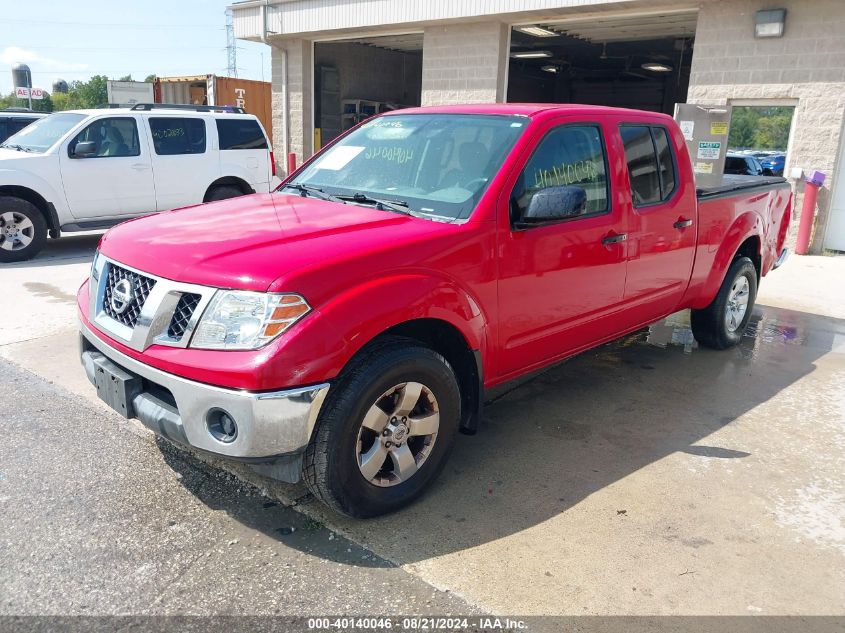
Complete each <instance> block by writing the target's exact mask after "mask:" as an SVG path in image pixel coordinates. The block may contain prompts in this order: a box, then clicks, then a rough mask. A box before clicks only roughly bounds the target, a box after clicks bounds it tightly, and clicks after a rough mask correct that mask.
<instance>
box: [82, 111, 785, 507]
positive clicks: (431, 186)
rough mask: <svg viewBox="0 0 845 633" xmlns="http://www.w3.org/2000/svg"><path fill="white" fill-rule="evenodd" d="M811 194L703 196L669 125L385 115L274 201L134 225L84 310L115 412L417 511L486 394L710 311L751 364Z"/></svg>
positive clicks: (611, 116)
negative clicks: (688, 314)
mask: <svg viewBox="0 0 845 633" xmlns="http://www.w3.org/2000/svg"><path fill="white" fill-rule="evenodd" d="M791 199H792V197H791V191H790V188H789V186H788V185H787V183H786V182H785V181H784V180H783V179H781V178H765V177H727V178H726V179H725V180H724V182H723V183H722V184H721V185H720V186H719V187H715V188H711V189H707V190H702V189H699V190H696V185H695V180H694V177H693V171H692V168H691V165H690V159H689V156H688V154H687V150H686V147H685V144H684V138H683V136H682V134H681V132H680V130H679V129H678V127H677V125H676V124H675V122H674V121H673V120H672V119H671V118H670V117H668V116H664V115H661V114H654V113H647V112H639V111H634V110H620V109H614V108H603V107H593V106H562V105H548V104H545V105H525V104H503V105H467V106H458V107H437V108H419V109H411V110H401V111H397V112H392V113H388V114H385V115H381V116H378V117H375V118H373V119H370V120H368V121H366V122H364V123H362V124H360V125H359V126H357V127H356V128H353V129H352V130H351V131H349V132H347V133H346V134H345V135H343V136H341V137H340V138H338V139H337V140H335V141H334V142H333V143H331V144H330V145H328V146H327V147H326V148H324V149H323V150H322V151H321V152H319V153H318V154H317V155H315V156H314V157H313V158H312V159H311V160H309V161H308V162H306V163H305V164H304V165H302V167H300V169H298V170H297V171H296V172H295V173H293V174H292V175H290V177H289V178H288V179H287V180H286V181H285V182H284V183H283V185H282V186H281V187H280V188H279V189H278V190H277V191H276V192H275V193H272V194H256V195H251V196H246V197H242V198H236V199H232V200H226V201H222V202H215V203H210V204H204V205H198V206H195V207H189V208H185V209H179V210H175V211H170V212H165V213H160V214H158V215H155V216H149V217H145V218H142V219H138V220H132V221H130V222H126V223H124V224H122V225H120V226H118V227H116V228H113V229H112V230H110V231H109V232H108V233H106V235H105V236H104V237H103V239H102V242H101V244H100V247H99V251H98V253H97V255H96V257H95V259H94V262H93V266H92V270H91V276H90V279H89V281H88V282H87V283H85V284H84V285H83V286H82V287H81V288H80V290H79V296H78V304H79V316H80V329H81V356H82V362H83V365H84V367H85V370H86V372H87V374H88V377H89V379H90V380H91V382H92V383H94V385H96V387H97V389H98V391H99V395H100V397H101V398H103V399H104V400H105V401H106V402H107V403H109V404H110V405H111V406H112V407H113V408H115V409H116V410H117V411H119V412H120V413H122V414H123V415H124V416H127V417H134V418H137V419H139V420H140V421H141V422H142V423H144V424H145V425H146V426H148V427H149V428H151V429H153V430H154V431H155V432H156V433H158V434H159V435H161V436H163V437H165V438H168V439H169V440H172V441H173V442H176V443H178V444H183V445H186V446H190V447H193V448H194V449H198V450H200V451H207V452H210V453H214V454H217V455H219V456H223V457H226V458H231V459H236V460H241V461H244V462H247V463H249V464H251V465H252V467H253V468H254V469H256V470H257V471H258V472H260V473H263V474H265V475H267V476H270V477H274V478H276V479H279V480H282V481H290V482H294V481H298V480H299V479H300V478H303V479H304V480H305V482H306V483H307V485H308V486H309V488H310V490H311V491H312V492H313V493H314V495H315V496H316V497H318V498H319V499H321V500H322V501H324V502H325V503H327V504H328V505H330V506H331V507H332V508H334V509H336V510H338V511H340V512H343V513H346V514H349V515H352V516H356V517H369V516H374V515H378V514H381V513H384V512H389V511H392V510H395V509H397V508H399V507H401V506H403V505H405V504H407V503H409V502H411V501H412V500H413V499H415V498H416V497H418V496H419V495H420V494H421V493H422V492H423V490H424V489H425V488H426V486H428V485H429V484H430V483H431V482H432V480H433V479H434V478H435V477H436V476H437V474H438V472H439V471H440V470H441V468H442V467H443V465H444V462H445V460H446V458H447V456H448V454H449V450H450V448H451V447H452V444H453V440H454V437H455V433H456V432H457V431H458V430H459V429H461V430H463V431H465V432H468V433H470V434H471V433H472V432H474V431H475V430H476V429H477V428H478V426H479V420H480V418H481V415H480V412H481V407H482V403H483V402H484V394H485V391H486V390H488V389H490V388H491V387H494V386H496V385H500V384H502V383H504V382H506V381H509V380H512V379H514V378H517V377H519V376H522V375H524V374H526V373H528V372H531V371H534V370H536V369H538V368H541V367H543V366H546V365H549V364H551V363H557V362H559V361H561V360H563V359H565V358H567V357H569V356H572V355H574V354H577V353H579V352H581V351H583V350H586V349H589V348H591V347H595V346H596V345H600V344H602V343H604V342H606V341H609V340H611V339H614V338H617V337H620V336H622V335H624V334H626V333H628V332H631V331H634V330H637V329H639V328H642V327H644V326H646V325H648V324H650V323H652V322H654V321H656V320H659V319H661V318H663V317H665V316H667V315H668V314H670V313H672V312H675V311H678V310H682V309H685V308H689V309H691V310H692V327H693V332H694V334H695V336H696V338H697V339H698V341H699V343H700V344H702V345H706V346H708V347H713V348H718V349H721V348H726V347H729V346H731V345H735V344H736V343H737V342H738V341H739V340H740V337H741V336H742V332H743V330H744V328H745V326H746V323H747V322H748V319H749V317H750V314H751V309H752V306H753V305H754V298H755V294H756V291H757V285H758V283H759V281H760V278H761V277H763V276H764V275H766V273H768V272H769V271H770V270H771V269H772V268H775V267H777V266H778V265H779V264H780V263H781V262H782V261H783V259H784V257H785V256H786V250H785V249H784V248H783V245H784V238H785V234H786V230H787V228H788V226H789V220H790V214H791Z"/></svg>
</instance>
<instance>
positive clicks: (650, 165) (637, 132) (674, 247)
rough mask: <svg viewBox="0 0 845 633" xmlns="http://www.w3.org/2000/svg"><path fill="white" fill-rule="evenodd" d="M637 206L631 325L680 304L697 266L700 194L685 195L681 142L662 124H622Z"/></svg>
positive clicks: (628, 295) (628, 290) (632, 229)
mask: <svg viewBox="0 0 845 633" xmlns="http://www.w3.org/2000/svg"><path fill="white" fill-rule="evenodd" d="M619 135H620V136H621V138H622V144H623V147H624V150H625V163H626V166H627V171H628V181H629V183H630V190H631V200H630V201H629V202H628V201H626V205H628V204H629V205H631V206H632V212H631V214H630V217H631V223H630V226H629V228H628V279H627V282H626V284H625V303H626V305H627V310H626V312H627V316H628V317H629V318H630V319H631V324H632V325H637V324H641V323H644V322H646V321H648V320H650V319H656V318H660V317H662V316H664V315H666V314H668V313H669V312H672V311H673V310H674V309H676V308H677V306H678V304H679V303H680V301H681V297H682V296H683V294H684V291H685V290H686V288H687V284H688V283H689V279H690V274H691V272H692V263H693V253H694V249H695V236H696V226H695V220H696V219H697V218H696V209H695V207H694V203H692V204H693V208H689V207H690V204H691V201H693V200H694V199H695V198H694V196H693V195H692V194H689V193H688V194H687V195H683V192H682V187H681V183H680V182H679V178H678V162H677V159H676V156H677V152H678V149H677V145H675V144H674V143H673V139H672V137H671V135H670V134H669V130H668V129H667V128H665V127H663V126H662V125H650V124H639V123H638V124H630V125H629V124H625V123H623V124H622V125H621V126H620V127H619Z"/></svg>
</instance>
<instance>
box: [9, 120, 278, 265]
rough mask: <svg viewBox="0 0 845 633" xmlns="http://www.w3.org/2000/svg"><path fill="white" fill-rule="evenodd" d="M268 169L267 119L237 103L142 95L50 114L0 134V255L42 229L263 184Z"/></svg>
mask: <svg viewBox="0 0 845 633" xmlns="http://www.w3.org/2000/svg"><path fill="white" fill-rule="evenodd" d="M274 176H275V162H274V160H273V153H272V148H271V146H270V142H269V140H268V138H267V135H266V133H265V131H264V128H263V127H262V126H261V123H260V122H259V120H258V119H257V118H256V117H255V116H254V115H252V114H244V113H243V111H242V110H240V109H235V108H228V107H227V108H215V107H209V106H173V105H158V104H155V105H153V104H138V105H136V106H134V107H132V108H116V109H101V110H69V111H66V112H58V113H55V114H51V115H50V116H47V117H45V118H43V119H39V120H38V121H36V122H35V123H33V124H32V125H30V126H28V127H26V128H24V129H23V130H21V131H20V132H18V133H17V134H15V135H13V136H11V137H9V138H8V139H7V140H6V141H5V142H4V143H2V144H0V262H12V261H20V260H25V259H29V258H31V257H33V256H34V255H35V254H36V253H38V251H40V250H41V248H42V247H43V246H44V244H45V242H46V240H47V236H48V235H50V236H51V237H54V238H58V237H59V236H60V235H61V233H62V232H71V231H85V230H92V229H102V228H108V227H110V226H113V225H115V224H117V223H119V222H122V221H124V220H127V219H129V218H134V217H138V216H141V215H146V214H149V213H153V212H156V211H163V210H166V209H173V208H175V207H182V206H186V205H193V204H199V203H202V202H208V201H210V200H222V199H224V198H234V197H235V196H241V195H244V194H248V193H254V192H256V191H259V192H264V193H267V192H268V191H270V188H271V186H272V185H271V182H272V181H273V177H274Z"/></svg>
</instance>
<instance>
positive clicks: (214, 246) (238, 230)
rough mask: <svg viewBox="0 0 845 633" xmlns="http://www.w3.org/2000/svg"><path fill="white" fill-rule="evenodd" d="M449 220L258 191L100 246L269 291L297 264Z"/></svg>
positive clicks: (379, 244) (169, 215)
mask: <svg viewBox="0 0 845 633" xmlns="http://www.w3.org/2000/svg"><path fill="white" fill-rule="evenodd" d="M450 226H452V225H449V224H443V223H440V222H433V221H429V220H424V219H420V218H412V217H409V216H405V215H401V214H396V213H392V212H388V211H378V210H375V209H371V208H367V207H361V206H358V205H354V204H346V205H344V204H339V203H334V202H328V201H324V200H318V199H315V198H303V197H300V196H296V195H286V194H272V193H271V194H253V195H249V196H243V197H240V198H233V199H230V200H222V201H220V202H213V203H208V204H201V205H196V206H193V207H186V208H183V209H176V210H173V211H167V212H164V213H158V214H155V215H151V216H147V217H144V218H138V219H135V220H130V221H128V222H124V223H123V224H120V225H119V226H116V227H115V228H113V229H111V230H110V231H109V232H107V233H106V234H105V235H104V236H103V239H102V242H101V244H100V250H101V252H102V253H103V255H105V256H106V257H109V258H111V259H114V260H116V261H118V262H120V263H123V264H125V265H127V266H130V267H132V268H136V269H138V270H140V271H143V272H148V273H151V274H153V275H156V276H159V277H164V278H167V279H171V280H174V281H181V282H187V283H195V284H201V285H205V286H213V287H218V288H238V289H243V290H258V291H265V290H267V289H268V288H269V287H270V285H271V284H272V283H273V281H275V280H276V279H278V278H279V277H281V276H283V275H285V274H287V273H290V272H292V271H295V270H299V269H303V268H313V267H314V266H319V265H320V263H321V262H323V261H329V260H331V261H332V262H334V263H337V261H338V259H341V260H342V259H343V258H353V257H355V256H356V253H361V254H363V253H372V252H373V251H374V250H380V249H382V248H384V245H385V244H391V245H395V244H397V242H398V243H401V242H404V241H408V240H411V241H413V240H414V239H415V238H416V237H422V236H425V235H430V234H431V233H434V232H438V231H442V230H444V229H445V228H447V227H450ZM290 290H296V289H293V288H291V289H290Z"/></svg>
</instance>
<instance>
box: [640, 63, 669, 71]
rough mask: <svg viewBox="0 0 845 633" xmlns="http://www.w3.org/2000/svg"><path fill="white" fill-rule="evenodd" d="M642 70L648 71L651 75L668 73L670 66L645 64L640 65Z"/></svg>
mask: <svg viewBox="0 0 845 633" xmlns="http://www.w3.org/2000/svg"><path fill="white" fill-rule="evenodd" d="M642 68H643V70H650V71H651V72H653V73H670V72H672V66H670V65H669V64H664V63H662V62H646V63H645V64H643V65H642Z"/></svg>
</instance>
